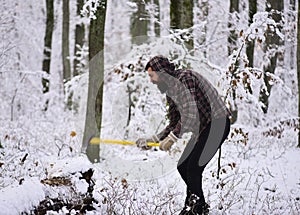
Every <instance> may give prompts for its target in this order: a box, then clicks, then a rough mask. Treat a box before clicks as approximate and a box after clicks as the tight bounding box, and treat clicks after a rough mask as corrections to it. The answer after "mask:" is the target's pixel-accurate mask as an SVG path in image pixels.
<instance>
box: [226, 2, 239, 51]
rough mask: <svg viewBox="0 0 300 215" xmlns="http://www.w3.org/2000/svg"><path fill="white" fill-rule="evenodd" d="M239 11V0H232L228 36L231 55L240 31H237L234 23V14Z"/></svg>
mask: <svg viewBox="0 0 300 215" xmlns="http://www.w3.org/2000/svg"><path fill="white" fill-rule="evenodd" d="M238 12H239V0H230V6H229V22H228V29H229V36H228V56H230V55H231V54H232V52H233V50H234V49H236V41H237V38H238V33H237V32H236V28H235V24H234V23H233V21H232V20H233V18H232V16H235V15H236V13H238Z"/></svg>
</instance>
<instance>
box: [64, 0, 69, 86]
mask: <svg viewBox="0 0 300 215" xmlns="http://www.w3.org/2000/svg"><path fill="white" fill-rule="evenodd" d="M69 23H70V8H69V0H63V26H62V28H63V29H62V61H63V79H64V82H66V81H68V80H70V79H71V66H70V50H69V41H70V38H69V30H70V24H69Z"/></svg>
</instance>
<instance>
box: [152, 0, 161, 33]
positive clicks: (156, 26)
mask: <svg viewBox="0 0 300 215" xmlns="http://www.w3.org/2000/svg"><path fill="white" fill-rule="evenodd" d="M153 3H154V5H155V6H156V10H157V11H156V14H155V18H156V19H157V20H158V21H160V7H159V0H154V2H153ZM154 33H155V36H157V37H159V36H160V24H159V23H158V22H155V23H154Z"/></svg>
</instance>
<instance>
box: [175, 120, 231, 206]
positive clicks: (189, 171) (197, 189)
mask: <svg viewBox="0 0 300 215" xmlns="http://www.w3.org/2000/svg"><path fill="white" fill-rule="evenodd" d="M229 131H230V120H229V119H228V118H224V119H217V120H213V122H212V123H209V125H208V126H207V127H206V128H205V129H204V130H203V131H202V132H201V133H200V135H199V136H198V138H197V139H196V140H197V141H196V143H194V146H193V148H192V149H191V150H190V152H189V153H188V155H186V156H185V157H186V158H185V159H184V160H183V161H181V162H180V163H179V164H178V166H177V169H178V171H179V173H180V175H181V177H182V179H183V180H184V181H185V183H186V185H187V197H188V196H189V195H190V194H196V195H197V196H198V197H200V199H202V201H205V199H204V195H203V190H202V173H203V171H204V168H205V167H206V165H207V163H208V162H209V161H210V160H211V158H212V157H213V155H214V154H215V153H216V151H217V150H218V148H219V147H220V146H221V145H222V143H223V142H224V141H225V139H226V138H227V136H228V134H229ZM189 144H193V143H190V142H189V143H188V145H189ZM188 145H187V147H188Z"/></svg>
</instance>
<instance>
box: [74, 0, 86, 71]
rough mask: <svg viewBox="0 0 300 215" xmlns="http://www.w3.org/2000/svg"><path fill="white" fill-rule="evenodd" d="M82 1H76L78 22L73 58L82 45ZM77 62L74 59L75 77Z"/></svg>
mask: <svg viewBox="0 0 300 215" xmlns="http://www.w3.org/2000/svg"><path fill="white" fill-rule="evenodd" d="M83 3H84V1H83V0H77V10H76V13H77V17H78V22H77V24H76V27H75V47H74V56H77V52H78V51H79V50H80V48H81V47H83V45H84V42H85V41H84V32H85V31H84V23H83V22H81V19H80V18H82V15H81V13H80V11H81V9H82V7H83ZM79 64H80V62H79V60H78V59H77V58H76V57H75V58H74V62H73V76H77V75H78V74H79V71H78V67H79Z"/></svg>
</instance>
